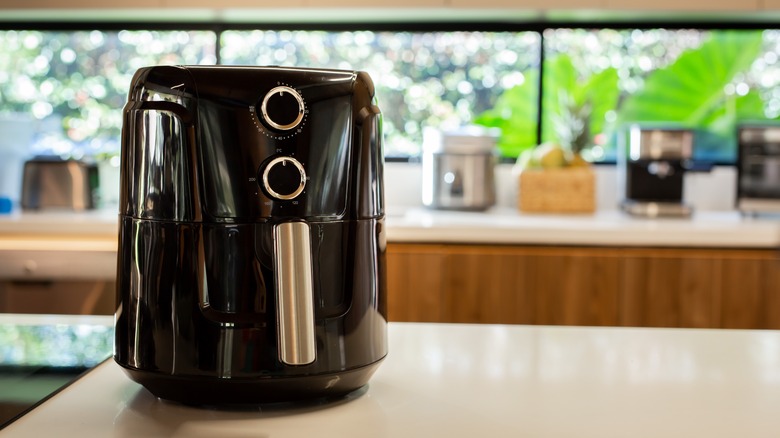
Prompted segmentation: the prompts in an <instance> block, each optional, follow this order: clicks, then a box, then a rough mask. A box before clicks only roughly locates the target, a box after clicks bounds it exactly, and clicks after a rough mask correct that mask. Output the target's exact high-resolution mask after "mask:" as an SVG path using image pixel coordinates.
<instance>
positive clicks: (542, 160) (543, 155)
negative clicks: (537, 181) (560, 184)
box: [517, 143, 590, 170]
mask: <svg viewBox="0 0 780 438" xmlns="http://www.w3.org/2000/svg"><path fill="white" fill-rule="evenodd" d="M586 166H590V163H589V162H588V161H587V160H585V159H584V158H582V155H580V154H579V153H573V152H571V150H569V149H568V148H565V147H563V146H561V145H559V144H556V143H543V144H541V145H539V146H537V147H536V148H534V149H529V150H525V151H523V153H521V154H520V157H518V159H517V167H518V168H519V169H520V170H524V169H560V168H564V167H586Z"/></svg>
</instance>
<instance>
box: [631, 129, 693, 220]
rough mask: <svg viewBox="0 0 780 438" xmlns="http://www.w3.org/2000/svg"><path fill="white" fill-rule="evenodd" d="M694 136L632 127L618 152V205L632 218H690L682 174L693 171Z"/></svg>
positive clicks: (686, 130) (677, 130) (671, 130)
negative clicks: (684, 197) (620, 193)
mask: <svg viewBox="0 0 780 438" xmlns="http://www.w3.org/2000/svg"><path fill="white" fill-rule="evenodd" d="M693 140H694V134H693V131H692V130H690V129H683V128H649V127H644V126H640V125H632V126H631V127H630V128H629V130H628V142H627V145H626V144H623V145H622V146H621V147H619V148H618V175H619V184H618V187H623V188H624V189H625V192H624V198H623V200H622V202H621V204H620V206H621V208H622V209H623V210H624V211H626V212H627V213H629V214H631V215H635V216H646V217H657V216H672V217H686V216H690V215H691V213H692V212H693V209H692V208H691V207H690V206H689V205H687V204H686V203H685V202H683V181H684V175H685V172H686V171H688V170H692V163H693Z"/></svg>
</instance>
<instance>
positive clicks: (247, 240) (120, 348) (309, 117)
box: [115, 66, 387, 405]
mask: <svg viewBox="0 0 780 438" xmlns="http://www.w3.org/2000/svg"><path fill="white" fill-rule="evenodd" d="M380 117H381V116H380V111H379V109H378V108H377V106H376V105H375V99H374V86H373V83H372V81H371V79H370V78H369V76H368V75H367V74H366V73H364V72H353V71H339V70H314V69H294V68H275V67H227V66H211V67H204V66H186V67H185V66H179V67H173V66H156V67H148V68H143V69H140V70H139V71H138V72H136V74H135V76H134V78H133V81H132V85H131V89H130V93H129V101H128V103H127V105H126V107H125V110H124V127H123V136H122V168H121V178H120V179H121V193H120V230H119V252H118V272H117V295H118V308H117V312H116V351H115V360H116V362H117V363H118V364H120V365H121V366H122V367H124V369H125V371H126V372H127V374H129V375H130V377H131V378H133V379H134V380H136V381H138V382H140V383H141V384H143V385H144V386H145V387H146V388H147V389H149V390H150V391H151V392H152V393H153V394H155V395H156V396H158V397H161V398H165V399H171V400H176V401H180V402H184V403H190V404H205V405H222V404H244V403H251V404H255V403H264V402H283V401H294V400H300V399H309V398H319V397H330V396H339V395H343V394H346V393H348V392H350V391H353V390H355V389H357V388H360V387H361V386H363V385H364V384H366V382H367V381H368V379H369V378H370V376H371V375H372V374H373V372H374V371H375V370H376V369H377V367H378V366H379V363H380V362H381V360H382V359H383V358H384V357H385V355H386V354H387V340H386V327H387V320H386V299H385V275H386V274H385V246H386V240H385V214H384V211H385V210H384V205H383V204H384V201H383V179H382V175H383V155H382V140H381V132H380V127H381V121H380Z"/></svg>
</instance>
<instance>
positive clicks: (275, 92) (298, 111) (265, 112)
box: [260, 85, 306, 131]
mask: <svg viewBox="0 0 780 438" xmlns="http://www.w3.org/2000/svg"><path fill="white" fill-rule="evenodd" d="M305 112H306V107H305V105H304V103H303V97H301V95H300V93H298V91H296V90H295V89H294V88H292V87H288V86H286V85H280V86H278V87H274V88H272V89H271V91H269V92H268V93H267V94H266V95H265V97H264V98H263V102H262V104H261V105H260V113H261V115H262V118H263V121H264V122H265V123H267V124H268V125H269V126H270V127H272V128H274V129H277V130H280V131H289V130H291V129H295V127H296V126H298V125H300V124H301V122H302V121H303V116H304V114H305Z"/></svg>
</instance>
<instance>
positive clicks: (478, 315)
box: [444, 247, 534, 324]
mask: <svg viewBox="0 0 780 438" xmlns="http://www.w3.org/2000/svg"><path fill="white" fill-rule="evenodd" d="M526 270H527V264H526V263H523V260H522V256H519V255H517V254H514V253H512V252H507V251H501V250H497V249H490V248H485V247H452V248H448V265H447V273H448V278H447V290H448V291H450V293H448V294H447V297H446V298H445V300H444V304H445V306H446V308H445V313H446V314H447V316H448V318H451V319H452V320H453V321H457V322H465V323H479V322H485V321H490V322H493V323H502V324H513V323H514V324H528V323H531V322H533V307H534V303H533V295H532V294H530V293H529V291H528V290H527V289H526V288H525V287H524V283H523V280H524V278H525V276H526Z"/></svg>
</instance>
